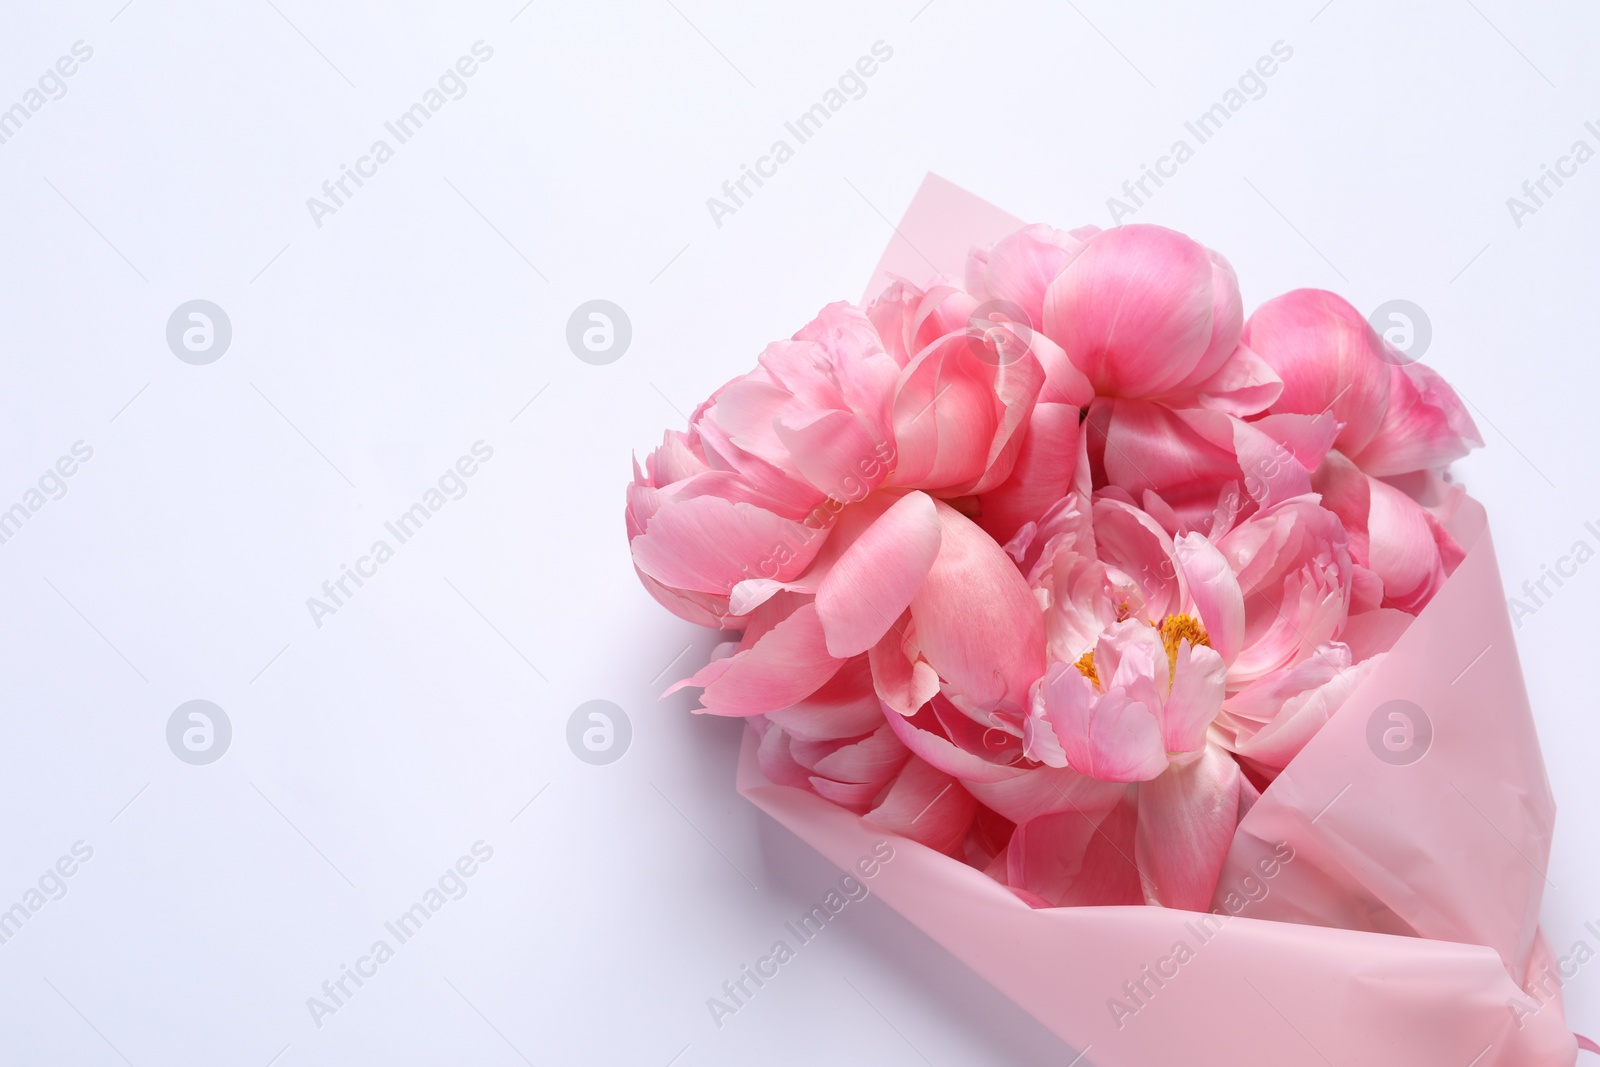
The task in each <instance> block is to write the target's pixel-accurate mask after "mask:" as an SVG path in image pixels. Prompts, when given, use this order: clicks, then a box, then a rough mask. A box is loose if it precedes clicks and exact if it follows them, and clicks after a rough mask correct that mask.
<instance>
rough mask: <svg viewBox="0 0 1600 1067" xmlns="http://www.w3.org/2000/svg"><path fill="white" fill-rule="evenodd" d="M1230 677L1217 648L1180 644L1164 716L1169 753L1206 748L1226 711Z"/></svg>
mask: <svg viewBox="0 0 1600 1067" xmlns="http://www.w3.org/2000/svg"><path fill="white" fill-rule="evenodd" d="M1161 666H1165V664H1162V665H1161ZM1227 676H1228V668H1227V665H1226V664H1224V663H1223V662H1222V657H1221V656H1219V655H1218V654H1217V652H1216V650H1215V649H1210V648H1206V647H1205V646H1204V645H1200V646H1198V647H1194V646H1191V645H1190V644H1189V642H1188V641H1184V642H1181V643H1180V644H1179V645H1178V660H1177V664H1176V665H1175V667H1174V668H1173V671H1172V690H1171V692H1169V693H1168V694H1167V703H1166V707H1165V708H1164V709H1163V710H1162V716H1161V741H1162V744H1164V745H1165V746H1166V749H1167V751H1168V752H1169V753H1178V752H1184V753H1187V752H1196V751H1199V749H1201V748H1202V747H1203V746H1204V745H1205V741H1206V730H1207V728H1209V727H1210V725H1211V721H1212V720H1213V719H1215V718H1216V717H1217V713H1218V712H1220V711H1221V710H1222V695H1223V690H1224V689H1225V688H1226V680H1227Z"/></svg>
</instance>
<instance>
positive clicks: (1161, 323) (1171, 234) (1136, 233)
mask: <svg viewBox="0 0 1600 1067" xmlns="http://www.w3.org/2000/svg"><path fill="white" fill-rule="evenodd" d="M1212 270H1213V267H1212V262H1211V259H1210V257H1209V256H1208V255H1207V254H1206V250H1205V249H1204V248H1203V247H1201V246H1200V245H1199V244H1197V243H1195V242H1194V241H1192V240H1190V239H1189V238H1188V237H1185V236H1184V235H1183V234H1180V233H1177V232H1175V231H1173V230H1167V229H1163V228H1162V227H1159V226H1148V225H1128V226H1120V227H1118V228H1116V229H1112V230H1106V231H1104V232H1102V233H1100V234H1097V235H1096V236H1095V237H1094V238H1093V239H1092V240H1091V241H1090V242H1089V244H1088V247H1087V248H1085V249H1084V250H1083V251H1082V252H1080V253H1079V254H1078V255H1077V257H1076V258H1074V259H1073V260H1072V262H1071V263H1070V264H1068V266H1067V268H1066V269H1065V270H1064V271H1062V272H1061V274H1060V276H1059V277H1057V278H1056V280H1055V281H1053V282H1052V283H1051V284H1050V288H1049V291H1048V293H1047V294H1046V297H1045V306H1044V332H1045V333H1046V334H1047V335H1048V336H1049V337H1050V339H1051V340H1053V341H1055V342H1056V343H1057V344H1059V345H1060V346H1061V347H1062V349H1063V350H1064V351H1065V352H1066V353H1067V357H1068V358H1069V359H1071V360H1072V362H1073V364H1074V365H1076V366H1077V367H1078V369H1079V370H1081V371H1083V372H1084V374H1086V375H1088V377H1089V380H1090V381H1091V382H1093V383H1094V385H1095V389H1096V391H1098V392H1099V393H1101V394H1102V395H1106V396H1156V395H1159V394H1161V393H1164V392H1166V391H1168V390H1170V389H1172V388H1173V387H1175V386H1177V385H1178V384H1179V383H1180V382H1182V381H1183V380H1184V379H1185V378H1186V377H1187V376H1188V375H1189V374H1190V373H1191V372H1192V371H1194V369H1195V367H1196V366H1197V365H1198V364H1199V362H1200V360H1201V358H1202V357H1203V356H1204V355H1205V354H1206V351H1207V349H1208V348H1209V346H1210V344H1211V337H1212V326H1213V316H1214V298H1213V292H1212Z"/></svg>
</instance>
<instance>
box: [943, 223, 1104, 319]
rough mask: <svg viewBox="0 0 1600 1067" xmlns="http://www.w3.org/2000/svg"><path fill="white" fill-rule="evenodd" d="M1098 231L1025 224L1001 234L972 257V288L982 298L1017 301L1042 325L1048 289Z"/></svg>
mask: <svg viewBox="0 0 1600 1067" xmlns="http://www.w3.org/2000/svg"><path fill="white" fill-rule="evenodd" d="M1095 232H1097V231H1095V230H1093V228H1089V229H1088V230H1074V231H1072V232H1071V233H1067V232H1064V231H1062V230H1056V229H1052V228H1051V227H1049V226H1042V225H1033V226H1025V227H1023V228H1022V229H1020V230H1018V231H1017V232H1016V233H1013V234H1011V235H1010V236H1008V237H1003V238H1001V239H1000V241H999V242H998V243H996V244H995V246H994V247H993V248H991V249H989V251H988V252H987V253H986V254H980V255H975V256H974V257H973V258H972V259H969V261H968V270H967V274H968V289H969V290H970V291H971V292H972V293H973V294H974V295H976V296H977V297H978V299H980V300H996V301H999V300H1003V301H1006V302H1008V303H1011V304H1015V305H1016V306H1017V307H1019V308H1021V309H1022V310H1023V311H1024V312H1026V313H1027V315H1028V318H1029V319H1030V320H1031V321H1030V322H1029V325H1030V326H1032V328H1033V329H1035V330H1037V329H1041V328H1042V327H1043V326H1044V294H1045V290H1046V289H1048V288H1049V286H1050V283H1051V282H1052V281H1054V280H1055V277H1056V275H1058V274H1060V273H1061V269H1062V268H1063V267H1065V266H1066V265H1067V263H1068V262H1069V261H1070V260H1071V259H1072V257H1073V256H1075V255H1077V254H1078V252H1079V251H1081V250H1082V249H1083V245H1084V241H1085V240H1087V239H1088V238H1090V237H1092V236H1093V235H1094V233H1095Z"/></svg>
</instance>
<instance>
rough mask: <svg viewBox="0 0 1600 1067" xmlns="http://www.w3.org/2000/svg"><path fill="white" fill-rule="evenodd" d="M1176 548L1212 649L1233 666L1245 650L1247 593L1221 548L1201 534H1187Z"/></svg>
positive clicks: (1186, 582)
mask: <svg viewBox="0 0 1600 1067" xmlns="http://www.w3.org/2000/svg"><path fill="white" fill-rule="evenodd" d="M1173 548H1174V552H1175V554H1176V556H1177V560H1178V566H1179V568H1180V569H1181V570H1182V571H1183V577H1184V583H1185V584H1186V585H1187V586H1188V594H1189V599H1190V600H1192V601H1194V606H1195V611H1196V612H1197V613H1198V614H1199V616H1200V624H1201V625H1202V626H1204V627H1205V629H1206V636H1207V637H1209V638H1210V639H1211V647H1212V648H1214V649H1216V650H1217V652H1218V653H1220V654H1221V656H1222V659H1223V662H1225V663H1232V662H1233V660H1234V658H1235V657H1236V656H1238V655H1239V652H1240V650H1241V649H1243V648H1244V593H1243V592H1242V591H1241V590H1240V589H1239V579H1238V578H1237V577H1235V576H1234V573H1233V568H1232V567H1230V566H1228V561H1227V559H1226V558H1225V557H1224V556H1223V555H1222V552H1221V551H1220V550H1218V548H1217V546H1216V545H1214V544H1212V543H1211V542H1210V541H1209V540H1208V539H1206V538H1205V537H1202V536H1201V535H1200V534H1197V533H1190V534H1185V535H1184V536H1183V537H1180V538H1178V539H1177V542H1176V543H1175V544H1174V546H1173Z"/></svg>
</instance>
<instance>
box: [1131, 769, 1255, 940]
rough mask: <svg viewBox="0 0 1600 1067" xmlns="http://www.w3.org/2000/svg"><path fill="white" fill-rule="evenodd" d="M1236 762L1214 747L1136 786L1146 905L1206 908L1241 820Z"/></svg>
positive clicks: (1137, 848) (1138, 845)
mask: <svg viewBox="0 0 1600 1067" xmlns="http://www.w3.org/2000/svg"><path fill="white" fill-rule="evenodd" d="M1239 781H1240V775H1239V765H1238V764H1236V763H1235V762H1234V761H1233V757H1232V756H1229V755H1228V754H1227V753H1226V752H1224V751H1223V750H1222V749H1220V748H1218V747H1217V746H1215V745H1210V746H1208V747H1207V748H1206V750H1205V752H1204V753H1203V754H1202V755H1201V757H1200V758H1199V759H1197V760H1195V761H1194V762H1192V763H1188V764H1184V765H1182V766H1176V765H1175V766H1174V767H1173V768H1172V769H1171V770H1170V771H1168V772H1167V773H1166V774H1163V775H1162V776H1161V777H1159V778H1157V779H1155V780H1154V781H1150V782H1145V783H1144V784H1142V785H1141V786H1140V787H1139V828H1138V831H1137V832H1136V834H1135V836H1134V857H1135V859H1137V860H1138V863H1139V877H1140V879H1141V881H1142V882H1143V883H1144V895H1145V900H1146V902H1147V903H1150V904H1158V905H1160V906H1161V907H1164V908H1182V909H1185V910H1187V911H1206V910H1207V909H1209V908H1210V906H1211V897H1212V895H1213V894H1214V893H1215V892H1216V888H1217V878H1218V876H1219V875H1220V874H1221V872H1222V861H1223V860H1224V859H1225V858H1226V857H1227V854H1228V847H1229V845H1230V844H1231V843H1232V842H1233V832H1234V829H1235V827H1236V826H1237V824H1238V818H1239Z"/></svg>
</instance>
